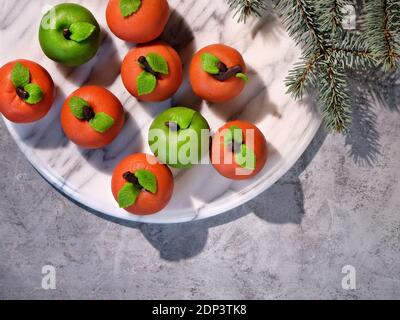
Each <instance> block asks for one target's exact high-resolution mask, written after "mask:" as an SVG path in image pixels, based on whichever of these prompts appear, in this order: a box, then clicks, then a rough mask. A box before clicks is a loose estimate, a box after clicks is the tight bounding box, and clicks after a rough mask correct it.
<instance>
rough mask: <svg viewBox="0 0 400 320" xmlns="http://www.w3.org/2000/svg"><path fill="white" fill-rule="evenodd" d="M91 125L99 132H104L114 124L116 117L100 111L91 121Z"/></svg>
mask: <svg viewBox="0 0 400 320" xmlns="http://www.w3.org/2000/svg"><path fill="white" fill-rule="evenodd" d="M89 124H90V126H91V127H92V128H93V129H94V130H96V131H97V132H100V133H104V132H106V131H107V130H108V129H110V128H111V127H112V126H113V124H114V119H113V118H112V117H111V116H109V115H108V114H107V113H104V112H98V113H96V115H95V116H94V118H93V119H91V120H90V121H89Z"/></svg>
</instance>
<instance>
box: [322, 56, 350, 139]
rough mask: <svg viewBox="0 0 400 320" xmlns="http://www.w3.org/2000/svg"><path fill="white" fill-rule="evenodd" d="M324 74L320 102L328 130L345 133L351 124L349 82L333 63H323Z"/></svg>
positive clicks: (342, 71)
mask: <svg viewBox="0 0 400 320" xmlns="http://www.w3.org/2000/svg"><path fill="white" fill-rule="evenodd" d="M321 69H322V71H323V74H324V75H326V76H327V77H325V76H323V77H320V78H319V80H320V81H321V86H320V88H319V102H320V104H321V106H322V115H323V117H324V119H325V125H326V127H327V128H328V130H330V131H332V132H337V133H344V132H346V130H347V129H348V127H349V125H350V124H351V104H350V94H349V89H348V82H347V79H346V76H345V73H344V70H342V69H341V68H336V67H333V64H331V63H321Z"/></svg>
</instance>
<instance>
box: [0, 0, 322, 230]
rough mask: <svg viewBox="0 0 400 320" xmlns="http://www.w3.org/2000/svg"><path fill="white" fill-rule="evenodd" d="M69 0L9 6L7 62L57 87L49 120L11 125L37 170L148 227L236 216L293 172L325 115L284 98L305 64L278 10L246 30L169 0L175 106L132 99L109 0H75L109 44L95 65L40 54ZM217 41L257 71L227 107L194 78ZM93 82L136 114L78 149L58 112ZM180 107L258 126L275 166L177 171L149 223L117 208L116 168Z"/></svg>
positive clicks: (212, 12)
mask: <svg viewBox="0 0 400 320" xmlns="http://www.w3.org/2000/svg"><path fill="white" fill-rule="evenodd" d="M61 2H65V1H50V0H45V1H40V0H35V1H24V0H17V1H5V2H4V4H2V6H3V7H4V8H2V12H1V16H2V19H1V22H0V23H1V28H0V38H1V42H0V59H1V60H0V63H1V65H2V64H4V63H6V62H8V61H10V60H14V59H17V58H25V59H31V60H34V61H36V62H38V63H40V64H41V65H43V66H44V67H45V68H46V69H47V70H48V71H49V72H50V73H51V75H52V77H53V79H54V81H55V83H56V85H57V98H56V102H55V103H54V105H53V107H52V110H51V112H50V113H49V114H48V115H47V116H46V117H45V118H44V119H42V120H41V121H39V122H37V123H34V124H28V125H16V124H13V123H10V122H8V121H5V123H6V125H7V127H8V129H9V131H10V133H11V136H12V138H13V139H14V140H15V142H16V143H17V144H18V146H19V147H20V148H21V150H22V152H23V153H24V154H25V155H26V157H27V158H28V160H29V161H30V162H31V163H32V165H33V166H34V167H35V168H36V169H37V170H38V171H39V173H40V174H41V175H42V176H43V177H44V178H45V179H46V180H47V181H49V182H50V183H51V184H52V185H53V186H54V187H56V188H57V189H58V190H59V191H60V192H62V193H63V194H65V195H66V196H68V197H70V198H71V199H73V200H74V201H76V202H78V203H79V204H81V205H82V206H85V207H88V208H91V209H92V210H95V211H98V212H101V213H104V214H107V215H111V216H114V217H117V218H122V219H127V220H133V221H141V222H149V223H173V222H183V221H191V220H196V219H202V218H206V217H210V216H213V215H216V214H219V213H222V212H225V211H228V210H230V209H232V208H235V207H237V206H240V205H241V204H243V203H244V202H246V201H248V200H250V199H252V198H254V197H256V196H257V195H258V194H260V193H261V192H262V191H264V190H265V189H267V188H268V187H270V186H271V185H272V184H273V183H275V182H276V181H277V180H278V179H279V178H280V177H281V176H282V175H283V174H285V172H287V171H288V170H289V169H290V167H291V166H292V165H293V164H294V163H295V162H296V160H297V159H298V158H299V157H300V156H301V154H302V153H303V152H304V150H305V149H306V147H307V146H308V144H309V143H310V142H311V140H312V138H313V137H314V135H315V133H316V131H317V129H318V127H319V126H320V123H321V117H320V115H319V113H318V112H316V111H315V108H314V107H313V106H312V105H311V104H310V103H309V102H305V101H303V102H298V101H297V102H296V101H294V100H293V99H292V98H291V97H290V96H289V95H287V94H286V93H285V92H286V88H285V86H284V79H285V77H286V75H287V72H288V71H289V69H290V68H291V67H292V65H293V64H294V63H295V62H296V60H297V58H298V56H299V49H298V48H296V46H295V45H294V43H293V42H292V40H291V39H290V38H289V36H288V35H287V33H286V32H285V29H284V28H283V26H282V25H281V23H280V21H279V19H277V18H276V16H275V15H274V14H273V13H267V14H266V15H265V16H264V17H263V18H262V19H250V21H248V22H247V23H246V24H245V25H243V24H238V23H237V22H236V20H235V19H233V18H232V13H231V12H229V11H228V6H227V4H226V2H225V1H223V0H217V1H208V0H197V1H194V0H171V1H169V4H170V7H171V16H170V21H169V23H168V25H167V28H166V30H165V32H164V34H163V35H162V37H161V38H162V39H163V40H166V41H167V42H169V43H170V44H171V45H172V46H174V47H175V48H176V49H177V50H178V52H179V54H180V56H181V58H182V60H183V64H184V76H185V79H186V81H185V82H184V84H183V85H182V87H181V88H180V90H179V91H178V92H177V94H176V95H175V96H174V97H173V98H172V99H170V100H169V101H166V102H164V103H140V102H138V101H137V100H136V99H135V98H133V97H131V96H130V95H129V94H128V92H127V91H126V90H125V88H124V86H123V84H122V81H121V78H120V74H119V70H120V64H121V61H122V59H123V58H124V56H125V54H126V53H127V52H128V50H129V49H130V48H131V47H132V45H131V44H127V43H125V42H123V41H121V40H119V39H118V38H116V37H115V36H114V35H113V34H112V33H111V32H110V30H109V28H108V26H107V24H106V22H105V8H106V5H107V1H106V0H103V1H89V0H85V1H75V2H76V3H80V4H82V5H84V6H85V7H87V8H88V9H89V10H91V11H92V12H93V14H94V15H95V16H96V18H97V20H98V21H99V23H100V24H101V26H102V32H103V35H102V46H101V49H100V50H99V52H98V54H97V56H96V57H95V58H94V59H93V60H91V61H90V62H89V63H87V64H85V65H84V66H81V67H79V68H76V69H71V68H67V67H63V66H61V65H58V64H56V63H54V62H52V61H51V60H49V59H48V58H47V57H46V56H45V55H44V54H43V53H42V51H41V49H40V46H39V42H38V39H37V32H38V27H39V22H40V18H41V16H42V13H44V12H45V11H46V10H47V9H48V5H54V4H56V3H61ZM212 43H225V44H228V45H230V46H233V47H235V48H236V49H237V50H239V51H240V52H241V53H242V54H243V56H244V59H245V61H246V63H247V65H248V67H249V76H250V80H251V81H250V83H249V84H248V85H247V87H246V89H245V90H244V92H243V93H242V94H241V96H240V97H239V98H237V99H235V100H234V101H231V102H229V103H225V104H222V105H210V104H208V103H206V102H204V101H201V100H200V99H198V98H197V97H196V96H195V95H194V94H193V92H192V91H191V88H190V86H189V83H188V81H187V79H188V66H189V63H190V59H191V57H192V55H193V53H194V52H195V51H197V50H198V49H200V48H201V47H203V46H205V45H208V44H212ZM85 84H95V85H101V86H104V87H106V88H108V89H109V90H111V91H112V92H113V93H114V94H115V95H117V96H118V97H119V98H120V100H121V102H122V103H123V105H124V108H125V110H126V112H127V114H128V115H129V116H128V120H127V123H126V125H125V127H124V129H123V131H122V133H121V134H120V136H119V137H118V138H117V139H116V140H115V141H114V142H113V143H112V144H111V145H109V146H108V147H106V148H104V149H101V150H95V151H93V150H92V151H89V150H84V149H81V148H79V147H77V146H75V145H74V144H72V143H71V142H69V141H68V140H67V138H66V137H65V135H64V134H63V132H62V129H61V127H60V122H59V112H60V107H61V105H62V103H63V101H64V99H65V97H66V96H67V95H69V94H70V93H71V92H72V91H74V90H75V89H76V88H78V87H80V86H82V85H85ZM175 105H184V106H188V107H193V108H195V109H197V110H199V111H200V112H201V113H202V114H203V115H204V116H205V118H206V119H207V120H208V121H209V123H210V126H211V128H212V130H213V131H215V130H217V129H218V127H220V126H221V125H222V124H224V123H225V122H226V121H227V120H232V119H243V120H248V121H250V122H253V123H255V124H256V125H257V126H258V127H259V128H260V129H261V130H262V132H263V133H264V134H265V136H266V138H267V141H268V146H269V151H270V156H269V160H268V163H267V165H266V166H265V168H264V170H263V171H262V172H261V173H260V174H259V175H258V176H257V177H255V178H253V179H252V180H249V181H242V182H237V181H231V180H228V179H226V178H224V177H222V176H220V175H219V174H218V173H217V172H216V171H215V170H214V168H213V167H212V166H211V165H198V166H196V167H193V168H192V169H189V170H184V171H178V170H173V172H174V175H175V189H174V195H173V198H172V200H171V202H170V203H169V205H168V206H167V207H166V208H165V209H164V210H163V211H162V212H159V213H157V214H155V215H151V216H142V217H141V216H136V215H132V214H129V213H127V212H126V211H124V210H122V209H119V208H118V205H117V203H116V202H115V201H114V198H113V196H112V193H111V189H110V178H111V174H112V170H113V168H114V167H115V166H116V164H117V163H118V162H119V161H120V160H121V159H122V158H123V157H125V156H126V155H128V154H131V153H135V152H149V153H150V150H149V147H148V145H147V131H148V127H149V125H150V123H151V121H152V119H153V118H154V117H155V116H156V115H157V114H158V113H160V112H161V111H162V110H164V109H165V108H168V107H170V106H175ZM2 152H4V151H2ZM5 152H6V151H5Z"/></svg>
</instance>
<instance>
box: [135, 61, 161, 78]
mask: <svg viewBox="0 0 400 320" xmlns="http://www.w3.org/2000/svg"><path fill="white" fill-rule="evenodd" d="M138 62H139V63H140V64H141V65H142V66H143V68H144V70H145V71H147V72H148V73H151V74H152V75H153V76H155V77H156V78H158V76H159V74H158V72H155V71H154V70H153V69H152V68H151V66H150V65H149V63H148V62H147V59H146V57H144V56H140V57H139V58H138Z"/></svg>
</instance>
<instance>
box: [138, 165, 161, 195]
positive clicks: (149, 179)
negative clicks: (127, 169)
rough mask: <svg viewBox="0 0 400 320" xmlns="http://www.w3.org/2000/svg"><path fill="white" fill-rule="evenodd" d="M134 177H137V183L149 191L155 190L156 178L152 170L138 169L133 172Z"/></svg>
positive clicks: (153, 191) (154, 191)
mask: <svg viewBox="0 0 400 320" xmlns="http://www.w3.org/2000/svg"><path fill="white" fill-rule="evenodd" d="M135 176H136V178H138V181H139V184H140V185H141V186H142V187H143V188H145V189H146V190H147V191H150V192H151V193H156V192H157V178H156V176H155V175H154V173H153V172H151V171H149V170H146V169H140V170H137V171H136V172H135Z"/></svg>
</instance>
